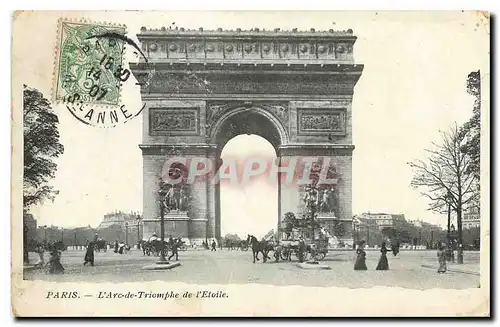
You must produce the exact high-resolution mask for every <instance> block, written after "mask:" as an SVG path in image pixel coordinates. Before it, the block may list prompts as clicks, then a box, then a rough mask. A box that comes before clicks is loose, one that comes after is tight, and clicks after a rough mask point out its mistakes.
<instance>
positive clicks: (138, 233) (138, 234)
mask: <svg viewBox="0 0 500 327" xmlns="http://www.w3.org/2000/svg"><path fill="white" fill-rule="evenodd" d="M136 219H137V249H138V250H139V249H140V248H141V236H140V232H139V231H140V227H141V225H140V223H141V215H137V218H136Z"/></svg>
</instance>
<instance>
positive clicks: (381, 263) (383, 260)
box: [377, 242, 389, 270]
mask: <svg viewBox="0 0 500 327" xmlns="http://www.w3.org/2000/svg"><path fill="white" fill-rule="evenodd" d="M387 251H388V250H387V248H386V247H385V242H382V246H381V247H380V252H381V253H382V254H381V255H380V259H379V260H378V265H377V270H389V261H387Z"/></svg>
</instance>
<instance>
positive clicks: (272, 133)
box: [209, 103, 288, 239]
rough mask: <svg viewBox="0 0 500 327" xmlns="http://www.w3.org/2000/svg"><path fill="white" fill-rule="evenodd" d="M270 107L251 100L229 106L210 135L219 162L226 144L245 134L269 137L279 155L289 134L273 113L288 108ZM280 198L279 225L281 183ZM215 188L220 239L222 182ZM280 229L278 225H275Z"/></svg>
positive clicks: (217, 231)
mask: <svg viewBox="0 0 500 327" xmlns="http://www.w3.org/2000/svg"><path fill="white" fill-rule="evenodd" d="M267 108H268V109H267V110H266V109H264V108H261V107H258V106H252V105H251V104H250V103H247V104H246V106H244V107H240V106H236V107H232V106H230V105H229V106H227V109H226V110H225V112H224V113H223V114H221V115H220V116H219V118H218V120H217V121H215V123H214V124H213V126H211V129H210V132H209V135H210V140H211V142H212V143H213V144H215V145H216V159H215V161H216V162H217V163H219V164H222V159H221V154H222V150H223V148H224V146H225V145H226V143H227V142H228V141H229V140H231V139H232V138H234V137H235V136H238V135H241V134H248V135H250V134H254V135H258V136H260V137H262V138H264V139H265V140H267V141H268V142H269V143H271V145H272V146H273V147H274V150H275V153H276V155H277V154H278V151H279V148H280V146H282V145H286V144H287V143H288V133H287V130H286V128H285V127H284V126H283V123H282V122H280V120H279V118H278V117H276V116H275V114H273V112H272V111H274V112H277V111H279V110H284V108H279V107H276V106H267ZM277 185H278V197H277V198H276V201H277V203H278V217H276V225H278V220H279V216H280V206H279V204H280V199H279V194H280V193H279V187H280V185H279V182H278V183H277ZM214 187H215V190H214V193H215V198H214V201H215V232H214V233H215V237H216V238H217V239H220V238H221V237H222V234H221V226H222V224H221V217H222V214H221V206H220V205H221V188H220V183H216V184H215V185H214ZM275 228H276V227H275Z"/></svg>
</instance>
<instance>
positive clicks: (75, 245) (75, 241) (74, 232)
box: [73, 230, 78, 250]
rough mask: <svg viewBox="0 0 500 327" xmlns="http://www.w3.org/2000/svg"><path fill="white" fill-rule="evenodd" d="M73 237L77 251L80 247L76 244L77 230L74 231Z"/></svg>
mask: <svg viewBox="0 0 500 327" xmlns="http://www.w3.org/2000/svg"><path fill="white" fill-rule="evenodd" d="M73 237H74V245H75V250H76V248H77V247H78V245H77V244H76V230H75V231H74V235H73Z"/></svg>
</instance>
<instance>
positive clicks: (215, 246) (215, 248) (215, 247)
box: [210, 240, 217, 251]
mask: <svg viewBox="0 0 500 327" xmlns="http://www.w3.org/2000/svg"><path fill="white" fill-rule="evenodd" d="M210 251H217V243H215V240H212V249H211V250H210Z"/></svg>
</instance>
